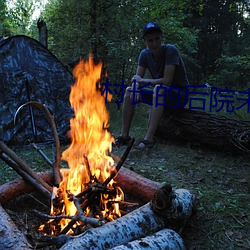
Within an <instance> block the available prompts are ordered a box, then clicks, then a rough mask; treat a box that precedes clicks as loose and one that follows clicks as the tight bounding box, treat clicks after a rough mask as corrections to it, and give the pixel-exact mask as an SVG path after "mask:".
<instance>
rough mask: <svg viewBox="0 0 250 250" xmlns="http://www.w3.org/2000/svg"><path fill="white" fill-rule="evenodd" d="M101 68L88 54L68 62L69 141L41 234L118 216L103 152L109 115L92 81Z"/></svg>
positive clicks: (119, 196)
mask: <svg viewBox="0 0 250 250" xmlns="http://www.w3.org/2000/svg"><path fill="white" fill-rule="evenodd" d="M101 69H102V64H101V63H99V64H97V65H95V64H94V62H93V60H92V57H91V56H90V57H89V59H88V60H87V61H86V62H84V61H83V60H80V62H79V64H78V65H77V66H76V67H75V68H74V71H73V74H74V77H75V79H76V82H75V84H74V85H73V86H72V89H71V93H70V103H71V106H72V108H73V109H74V112H75V117H74V118H72V119H71V121H70V126H71V130H70V132H69V134H70V137H71V140H72V143H71V145H70V147H69V148H68V149H66V150H65V151H64V152H63V153H62V159H63V160H65V161H67V163H68V166H69V170H68V169H62V170H61V172H62V175H63V179H62V181H61V183H60V186H59V188H58V189H57V190H55V192H54V194H55V197H54V199H53V201H52V206H51V212H50V215H51V216H52V217H51V218H52V219H51V220H49V221H48V222H47V223H46V225H43V226H41V227H40V230H42V232H43V233H45V234H50V235H57V234H60V233H63V234H65V233H68V234H75V233H76V231H77V230H79V228H83V227H85V226H86V224H91V225H92V226H97V225H101V224H103V223H105V222H107V221H111V220H114V219H116V218H118V217H120V216H121V213H120V211H119V201H122V200H123V199H124V195H123V192H122V190H121V188H120V187H119V186H117V184H115V183H114V181H113V177H114V173H115V170H116V167H115V163H114V161H113V159H112V157H110V156H109V153H110V152H111V146H112V142H113V141H114V138H113V137H112V135H111V134H110V133H109V132H108V126H109V115H108V112H107V109H106V106H105V99H104V97H103V96H102V95H101V91H100V84H99V82H98V81H99V80H100V75H101ZM109 100H111V96H109ZM53 216H54V219H53ZM90 217H91V218H90ZM58 221H59V222H58ZM74 224H75V225H74ZM73 225H74V227H73ZM76 228H77V230H76ZM45 229H46V230H45Z"/></svg>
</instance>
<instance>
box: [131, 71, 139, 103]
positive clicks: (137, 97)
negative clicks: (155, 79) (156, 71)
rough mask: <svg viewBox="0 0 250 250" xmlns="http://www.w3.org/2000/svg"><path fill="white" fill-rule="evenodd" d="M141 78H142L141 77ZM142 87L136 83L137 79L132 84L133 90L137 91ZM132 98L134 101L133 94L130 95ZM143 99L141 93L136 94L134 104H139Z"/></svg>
mask: <svg viewBox="0 0 250 250" xmlns="http://www.w3.org/2000/svg"><path fill="white" fill-rule="evenodd" d="M139 77H140V76H139ZM132 79H133V78H132ZM139 87H140V84H139V83H138V82H137V81H135V79H134V80H133V83H132V89H135V90H138V88H139ZM130 98H131V99H133V93H132V92H131V93H130ZM140 99H141V94H140V93H135V96H134V100H133V101H134V102H137V101H139V100H140Z"/></svg>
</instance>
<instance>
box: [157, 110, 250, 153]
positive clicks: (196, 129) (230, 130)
mask: <svg viewBox="0 0 250 250" xmlns="http://www.w3.org/2000/svg"><path fill="white" fill-rule="evenodd" d="M249 131H250V121H242V120H240V119H233V118H229V117H224V116H218V115H214V114H212V113H207V112H202V111H195V110H189V109H181V110H179V111H174V112H173V113H172V114H170V115H168V116H164V117H163V118H162V120H161V122H160V124H159V126H158V128H157V131H156V133H155V135H156V137H160V138H163V139H166V140H174V141H179V142H184V143H190V144H191V145H192V144H196V145H197V144H200V145H202V146H205V147H207V148H212V149H218V150H220V151H223V152H235V151H237V152H239V153H249V152H250V132H249Z"/></svg>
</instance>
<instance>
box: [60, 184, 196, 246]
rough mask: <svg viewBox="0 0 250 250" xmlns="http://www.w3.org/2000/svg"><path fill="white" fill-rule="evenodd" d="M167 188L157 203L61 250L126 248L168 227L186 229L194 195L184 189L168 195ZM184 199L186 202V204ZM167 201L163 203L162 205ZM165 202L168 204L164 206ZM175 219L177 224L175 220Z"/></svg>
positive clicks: (86, 233)
mask: <svg viewBox="0 0 250 250" xmlns="http://www.w3.org/2000/svg"><path fill="white" fill-rule="evenodd" d="M165 191H166V190H165V187H164V188H162V189H161V190H160V191H159V192H160V193H161V194H162V193H163V195H164V194H165V198H164V197H162V196H161V197H159V194H157V193H156V195H155V196H154V198H153V200H152V201H151V202H148V203H147V204H145V205H143V206H142V207H140V208H138V209H136V210H134V211H132V212H131V213H129V214H126V215H124V216H123V217H120V218H118V219H116V220H114V221H112V222H109V223H107V224H105V225H103V226H101V227H98V228H91V229H89V230H87V231H86V232H85V233H83V234H81V235H79V236H76V237H74V238H72V239H70V240H68V241H67V242H66V243H65V244H64V245H63V247H62V248H61V250H66V249H67V250H68V249H81V248H84V249H86V250H87V249H109V248H112V247H115V246H117V245H120V244H125V243H128V242H131V241H133V240H136V239H138V238H141V237H146V236H147V235H149V234H152V233H155V232H157V231H159V230H162V229H164V228H166V227H171V226H174V227H175V228H176V227H177V225H173V224H172V223H175V222H178V226H183V225H184V224H185V223H186V221H187V219H188V218H189V217H190V216H191V214H192V206H193V205H194V200H195V197H194V196H193V195H192V194H191V192H190V191H188V190H185V189H180V190H179V191H177V192H176V191H174V192H172V190H171V188H169V189H168V191H169V192H168V193H166V192H165ZM182 199H183V200H182ZM162 201H163V202H162ZM164 202H165V203H164ZM172 216H173V220H172V218H171V217H172Z"/></svg>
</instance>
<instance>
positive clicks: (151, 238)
mask: <svg viewBox="0 0 250 250" xmlns="http://www.w3.org/2000/svg"><path fill="white" fill-rule="evenodd" d="M145 249H147V250H156V249H168V250H185V249H186V248H185V246H184V243H183V240H182V238H181V237H180V235H179V234H177V233H176V232H175V231H173V230H171V229H168V228H166V229H162V230H160V231H158V232H157V233H154V234H151V235H148V236H146V237H144V238H140V239H138V240H134V241H131V242H128V243H126V244H122V245H119V246H116V247H114V248H112V249H111V250H145Z"/></svg>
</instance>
